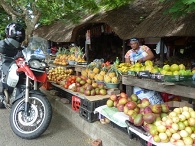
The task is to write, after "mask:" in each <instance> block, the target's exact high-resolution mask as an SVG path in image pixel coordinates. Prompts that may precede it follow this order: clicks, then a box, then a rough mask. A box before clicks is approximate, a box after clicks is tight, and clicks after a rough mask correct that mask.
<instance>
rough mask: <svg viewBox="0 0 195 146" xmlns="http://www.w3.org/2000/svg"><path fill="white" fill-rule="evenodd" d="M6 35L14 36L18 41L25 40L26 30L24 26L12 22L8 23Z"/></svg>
mask: <svg viewBox="0 0 195 146" xmlns="http://www.w3.org/2000/svg"><path fill="white" fill-rule="evenodd" d="M5 33H6V37H8V38H13V39H14V40H16V41H18V42H20V43H21V42H23V41H24V39H25V30H24V28H23V27H22V26H21V25H20V24H18V23H15V22H12V23H10V24H8V25H7V27H6V28H5Z"/></svg>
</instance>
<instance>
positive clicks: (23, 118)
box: [9, 94, 52, 139]
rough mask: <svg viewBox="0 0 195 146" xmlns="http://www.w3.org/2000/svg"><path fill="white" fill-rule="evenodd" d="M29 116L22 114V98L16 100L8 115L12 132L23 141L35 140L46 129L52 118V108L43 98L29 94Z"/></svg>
mask: <svg viewBox="0 0 195 146" xmlns="http://www.w3.org/2000/svg"><path fill="white" fill-rule="evenodd" d="M29 103H30V109H29V110H30V115H29V116H27V115H26V113H25V112H24V98H21V99H19V100H17V101H16V102H15V103H14V104H13V106H12V108H11V114H10V118H9V121H10V126H11V129H12V131H13V132H14V133H15V134H16V135H17V136H19V137H21V138H23V139H35V138H37V137H39V136H40V135H41V134H43V133H44V132H45V131H46V129H47V128H48V126H49V124H50V122H51V118H52V107H51V104H50V103H49V101H48V99H47V98H46V97H44V96H41V95H37V94H31V95H30V97H29Z"/></svg>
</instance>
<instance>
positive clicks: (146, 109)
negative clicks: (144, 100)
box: [144, 106, 152, 114]
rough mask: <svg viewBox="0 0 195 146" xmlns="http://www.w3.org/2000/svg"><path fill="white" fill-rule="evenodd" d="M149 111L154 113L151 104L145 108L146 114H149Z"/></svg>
mask: <svg viewBox="0 0 195 146" xmlns="http://www.w3.org/2000/svg"><path fill="white" fill-rule="evenodd" d="M147 113H152V109H151V108H150V107H149V106H146V107H145V108H144V114H147Z"/></svg>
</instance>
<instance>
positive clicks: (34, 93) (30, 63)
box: [0, 38, 52, 139]
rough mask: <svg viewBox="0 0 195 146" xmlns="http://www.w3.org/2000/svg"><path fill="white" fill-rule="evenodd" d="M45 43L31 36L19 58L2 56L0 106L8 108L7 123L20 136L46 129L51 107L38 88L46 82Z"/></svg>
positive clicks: (30, 137) (36, 135)
mask: <svg viewBox="0 0 195 146" xmlns="http://www.w3.org/2000/svg"><path fill="white" fill-rule="evenodd" d="M47 46H48V43H47V41H46V40H44V39H41V38H32V39H31V42H30V43H29V46H28V47H27V48H25V49H24V50H23V51H22V54H23V55H22V57H18V58H15V59H14V58H8V57H3V63H2V77H1V78H2V79H1V80H2V83H1V86H0V87H1V88H2V89H3V93H4V94H3V95H4V98H3V99H1V100H0V101H1V102H0V106H5V107H6V108H11V113H10V120H9V121H10V126H11V129H12V130H13V132H14V133H15V134H16V135H17V136H19V137H21V138H24V139H34V138H37V137H39V136H40V135H41V134H42V133H44V132H45V130H46V129H47V128H48V126H49V124H50V122H51V118H52V107H51V104H50V103H49V101H48V99H47V98H46V96H45V95H44V94H43V93H42V92H41V91H40V90H39V87H40V86H41V85H42V83H44V82H45V81H46V78H47V74H46V67H47V64H46V63H45V53H44V50H47V48H48V47H47Z"/></svg>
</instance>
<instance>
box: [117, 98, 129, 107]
mask: <svg viewBox="0 0 195 146" xmlns="http://www.w3.org/2000/svg"><path fill="white" fill-rule="evenodd" d="M127 101H128V100H127V98H126V97H121V99H119V104H123V105H124V104H126V103H127Z"/></svg>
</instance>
